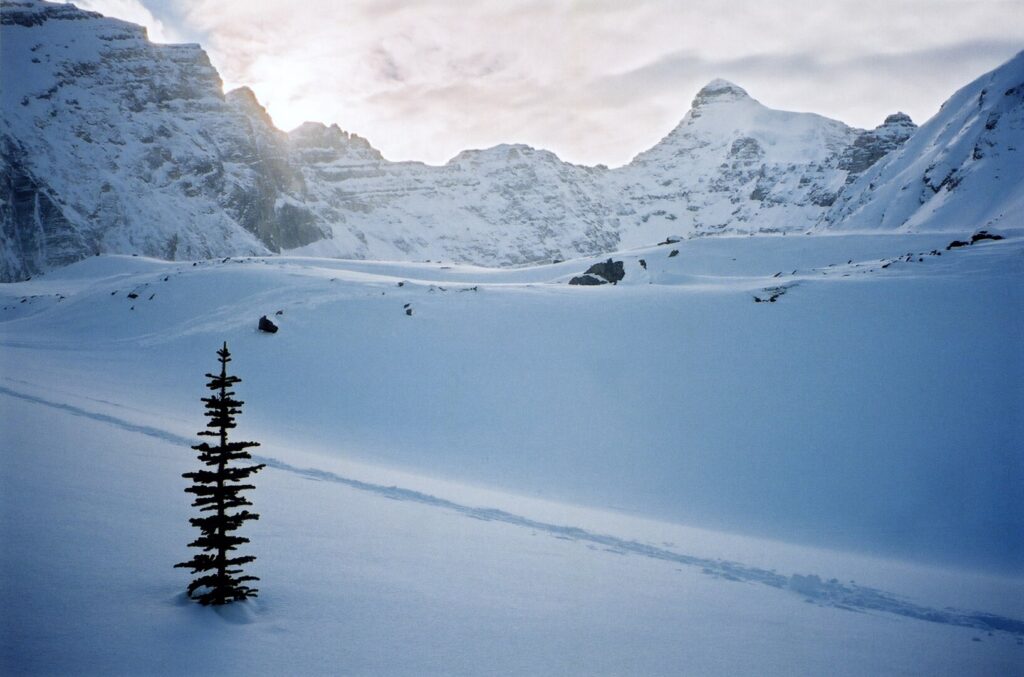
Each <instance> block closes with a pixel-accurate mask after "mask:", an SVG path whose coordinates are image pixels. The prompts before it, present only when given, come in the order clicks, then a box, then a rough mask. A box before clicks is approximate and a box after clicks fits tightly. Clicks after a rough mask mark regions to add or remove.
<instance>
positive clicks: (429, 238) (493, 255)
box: [0, 0, 1012, 280]
mask: <svg viewBox="0 0 1024 677" xmlns="http://www.w3.org/2000/svg"><path fill="white" fill-rule="evenodd" d="M0 12H2V25H0V30H2V36H0V37H2V39H0V49H2V58H3V67H4V72H5V74H6V73H11V74H17V75H16V76H13V77H5V81H4V86H3V88H2V93H0V104H2V110H0V112H2V115H0V148H2V150H3V156H2V158H0V248H2V256H0V280H12V279H21V278H24V277H25V276H27V275H30V274H32V273H33V272H35V271H40V270H45V269H47V268H50V267H54V266H59V265H63V264H65V263H68V262H70V261H73V260H76V259H78V258H81V257H83V256H88V255H91V254H93V253H95V252H118V253H140V254H146V255H150V256H158V257H164V258H200V257H211V256H226V255H239V254H265V253H269V252H279V251H290V252H298V253H303V254H315V255H326V256H343V257H355V258H398V259H434V260H438V259H443V260H455V261H463V262H473V263H478V264H484V265H510V264H523V263H530V262H538V261H546V260H550V259H556V258H568V257H571V256H579V255H590V254H596V253H599V252H603V251H608V250H612V249H615V248H619V247H627V246H638V245H643V244H649V243H651V242H654V241H657V240H660V239H662V238H664V236H665V235H666V234H669V233H672V234H681V235H691V234H712V233H745V232H785V231H801V232H802V231H805V230H808V229H810V228H812V227H815V224H817V227H819V228H820V227H826V226H828V225H830V224H831V223H833V222H832V221H830V220H829V219H833V218H835V217H834V216H833V215H836V214H845V213H848V212H849V208H846V207H844V208H843V209H846V211H842V210H841V209H840V207H839V206H838V205H839V204H840V203H842V204H843V205H847V204H848V202H849V201H848V199H847V198H845V197H842V196H846V195H847V194H849V192H850V191H851V189H853V188H854V186H860V185H861V183H862V182H857V181H855V179H857V177H859V176H861V175H862V174H865V173H871V172H872V171H873V170H874V168H876V167H877V166H878V165H879V164H881V162H880V161H881V159H883V158H886V157H890V156H891V155H892V153H893V152H894V151H895V150H896V149H899V148H900V147H901V145H902V144H903V143H904V142H905V141H906V139H907V138H908V137H909V136H910V135H911V134H913V133H914V129H915V128H914V125H913V123H912V122H911V121H910V120H909V118H907V117H906V116H904V115H900V114H897V115H893V116H890V117H889V118H888V119H887V120H886V121H885V123H884V124H883V125H881V126H879V127H878V128H876V129H874V130H869V131H865V130H858V129H853V128H850V127H848V126H846V125H844V124H843V123H841V122H838V121H835V120H829V119H827V118H824V117H821V116H817V115H812V114H806V113H788V112H783V111H776V110H771V109H769V108H766V107H764V106H762V105H761V104H759V103H758V102H757V101H755V100H754V99H752V98H751V97H750V96H749V95H748V94H747V93H746V92H745V91H744V90H743V89H741V88H740V87H738V86H736V85H734V84H732V83H729V82H726V81H722V80H716V81H714V82H712V83H709V84H708V85H707V86H706V87H704V88H703V89H702V90H701V91H700V92H699V93H698V94H697V96H696V98H695V99H694V102H693V106H692V109H691V110H690V111H689V112H688V113H687V114H686V116H685V117H684V118H683V120H682V122H681V123H680V124H679V126H678V127H676V129H674V130H673V131H672V132H671V133H669V134H668V136H666V137H665V139H663V140H662V141H661V142H660V143H658V144H657V145H656V146H655V147H654V148H651V149H650V150H648V151H646V152H644V153H641V154H640V155H638V156H637V158H636V159H635V160H634V161H633V162H631V163H630V164H629V165H627V166H625V167H621V168H618V169H607V168H604V167H581V166H577V165H572V164H569V163H565V162H562V161H561V160H559V158H558V157H557V156H555V155H554V154H552V153H550V152H547V151H543V150H536V149H533V148H530V147H528V146H521V145H502V146H497V147H495V148H490V149H486V150H474V151H465V152H463V153H461V154H459V155H458V156H456V157H455V158H453V159H452V160H451V161H450V162H448V163H447V164H445V165H444V166H441V167H433V166H427V165H424V164H421V163H415V162H389V161H387V160H385V159H384V158H383V157H382V156H381V154H380V153H379V152H378V151H377V150H375V149H374V148H373V147H372V146H371V145H370V143H369V142H367V141H366V140H365V139H362V138H360V137H359V136H356V135H353V134H349V133H347V132H344V131H342V130H341V129H339V128H338V127H337V126H335V125H332V126H330V127H328V126H325V125H321V124H316V123H307V124H305V125H303V126H301V127H299V128H298V129H296V130H294V131H292V132H290V133H287V134H286V133H284V132H281V131H279V130H277V129H276V128H275V127H274V126H273V124H272V122H271V120H270V118H269V117H268V116H267V114H266V111H265V110H264V109H263V108H262V107H261V106H260V105H259V103H258V102H257V101H256V99H255V97H254V96H253V94H252V92H251V91H249V90H247V89H244V88H243V89H240V90H236V91H234V92H229V93H228V94H226V95H225V94H223V93H222V85H221V81H220V78H219V76H218V75H217V73H216V71H215V70H214V69H213V68H212V66H211V65H210V63H209V60H208V59H207V57H206V55H205V53H204V52H203V51H202V50H201V49H200V48H199V47H198V46H196V45H154V44H151V43H150V42H149V41H148V40H147V39H146V35H145V31H144V29H142V28H140V27H138V26H134V25H131V24H128V23H125V22H122V21H117V20H114V19H106V18H103V17H101V16H99V15H97V14H95V13H91V12H84V11H81V10H78V9H76V8H74V7H73V6H70V5H55V4H50V3H46V2H41V1H40V0H16V1H13V2H7V3H5V4H4V5H3V7H2V10H0ZM1011 123H1012V116H1011V118H1007V121H1005V122H1003V123H1002V124H1005V125H1009V124H1011ZM979 152H990V153H991V152H992V151H984V150H981V151H979ZM934 173H935V172H934V171H932V172H931V174H929V175H932V174H934ZM860 190H861V189H860V188H858V191H859V192H860ZM823 224H824V225H823Z"/></svg>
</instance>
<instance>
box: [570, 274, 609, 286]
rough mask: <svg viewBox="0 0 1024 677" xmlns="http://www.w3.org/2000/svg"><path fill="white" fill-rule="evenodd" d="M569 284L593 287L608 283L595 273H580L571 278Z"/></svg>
mask: <svg viewBox="0 0 1024 677" xmlns="http://www.w3.org/2000/svg"><path fill="white" fill-rule="evenodd" d="M569 284H578V285H583V286H585V287H592V286H595V285H599V284H608V283H607V282H606V281H605V280H602V279H601V278H599V277H596V276H594V275H579V276H577V277H574V278H572V279H571V280H569Z"/></svg>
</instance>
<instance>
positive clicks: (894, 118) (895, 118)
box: [882, 111, 916, 126]
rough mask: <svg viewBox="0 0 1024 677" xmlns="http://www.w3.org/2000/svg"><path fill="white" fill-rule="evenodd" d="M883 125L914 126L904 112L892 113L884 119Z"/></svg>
mask: <svg viewBox="0 0 1024 677" xmlns="http://www.w3.org/2000/svg"><path fill="white" fill-rule="evenodd" d="M882 124H883V125H914V121H913V120H911V119H910V116H909V115H907V114H906V113H904V112H902V111H901V112H899V113H893V114H892V115H889V116H887V117H886V118H885V122H883V123H882ZM914 126H916V125H914Z"/></svg>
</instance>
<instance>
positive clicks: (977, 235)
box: [971, 230, 1003, 244]
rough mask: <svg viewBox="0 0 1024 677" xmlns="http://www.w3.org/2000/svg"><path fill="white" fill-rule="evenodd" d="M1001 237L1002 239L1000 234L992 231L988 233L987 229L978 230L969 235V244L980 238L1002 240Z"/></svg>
mask: <svg viewBox="0 0 1024 677" xmlns="http://www.w3.org/2000/svg"><path fill="white" fill-rule="evenodd" d="M1002 239H1003V236H1002V235H995V234H994V233H990V232H988V231H987V230H979V231H978V232H977V233H975V234H974V235H971V244H974V243H975V242H978V241H980V240H1002Z"/></svg>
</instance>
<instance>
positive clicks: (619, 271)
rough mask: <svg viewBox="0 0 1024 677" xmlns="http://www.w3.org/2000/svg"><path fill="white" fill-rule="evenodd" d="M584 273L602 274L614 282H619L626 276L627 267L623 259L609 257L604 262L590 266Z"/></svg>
mask: <svg viewBox="0 0 1024 677" xmlns="http://www.w3.org/2000/svg"><path fill="white" fill-rule="evenodd" d="M584 275H600V276H601V277H603V278H604V279H606V280H608V281H609V282H611V283H612V284H618V283H619V280H621V279H622V278H624V277H626V267H625V265H624V264H623V263H622V261H612V260H611V259H608V260H607V261H605V262H604V263H595V264H594V265H592V266H590V267H589V268H587V272H585V273H584Z"/></svg>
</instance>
